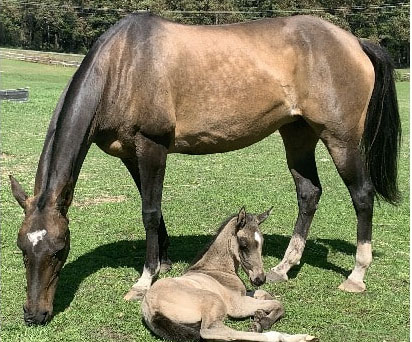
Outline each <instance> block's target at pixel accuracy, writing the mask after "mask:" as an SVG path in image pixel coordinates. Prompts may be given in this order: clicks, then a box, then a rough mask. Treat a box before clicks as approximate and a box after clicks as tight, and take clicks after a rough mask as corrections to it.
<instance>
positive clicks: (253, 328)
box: [250, 322, 263, 333]
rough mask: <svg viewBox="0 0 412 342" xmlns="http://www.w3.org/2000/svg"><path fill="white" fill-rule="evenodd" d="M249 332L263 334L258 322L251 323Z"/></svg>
mask: <svg viewBox="0 0 412 342" xmlns="http://www.w3.org/2000/svg"><path fill="white" fill-rule="evenodd" d="M250 331H252V332H255V333H261V332H263V328H262V326H261V325H260V323H259V322H252V324H251V325H250Z"/></svg>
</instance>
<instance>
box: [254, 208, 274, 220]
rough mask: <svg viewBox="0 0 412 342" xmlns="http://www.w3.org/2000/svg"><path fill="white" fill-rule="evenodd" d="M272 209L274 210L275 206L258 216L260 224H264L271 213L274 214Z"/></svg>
mask: <svg viewBox="0 0 412 342" xmlns="http://www.w3.org/2000/svg"><path fill="white" fill-rule="evenodd" d="M272 209H273V206H272V207H271V208H270V209H269V210H267V211H265V212H264V213H262V214H259V215H258V216H257V219H258V222H259V224H261V223H263V222H264V221H265V220H266V219H267V218H268V217H269V215H270V213H271V212H272Z"/></svg>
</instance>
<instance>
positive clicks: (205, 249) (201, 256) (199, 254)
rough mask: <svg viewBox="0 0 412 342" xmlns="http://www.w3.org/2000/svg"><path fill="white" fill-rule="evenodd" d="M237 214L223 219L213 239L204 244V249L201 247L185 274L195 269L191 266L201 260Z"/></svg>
mask: <svg viewBox="0 0 412 342" xmlns="http://www.w3.org/2000/svg"><path fill="white" fill-rule="evenodd" d="M236 216H237V214H233V215H231V216H229V217H228V218H227V219H225V220H224V221H223V222H222V223H221V225H220V227H219V229H218V230H217V231H216V233H215V235H214V237H213V238H212V239H211V240H210V241H209V242H208V243H207V244H206V246H205V247H203V249H202V250H201V251H200V252H199V253H198V254H197V256H196V257H195V258H194V259H193V261H192V262H191V263H190V265H189V266H188V267H187V269H186V271H185V272H188V271H190V270H191V269H195V268H194V267H193V266H194V265H195V264H196V263H197V262H198V261H199V260H200V259H202V258H203V256H204V255H205V253H206V252H207V251H208V250H209V248H210V246H211V245H213V243H214V242H215V241H216V239H217V237H218V236H219V234H220V233H221V232H222V230H223V229H224V228H225V227H226V226H227V224H228V223H229V222H230V220H231V219H233V218H234V217H236Z"/></svg>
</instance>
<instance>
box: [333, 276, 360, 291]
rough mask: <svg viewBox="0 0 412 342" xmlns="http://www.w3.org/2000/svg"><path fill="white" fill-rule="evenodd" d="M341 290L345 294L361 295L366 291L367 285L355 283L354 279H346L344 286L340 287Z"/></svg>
mask: <svg viewBox="0 0 412 342" xmlns="http://www.w3.org/2000/svg"><path fill="white" fill-rule="evenodd" d="M339 290H342V291H345V292H354V293H359V292H363V291H365V290H366V285H365V283H364V282H363V281H355V280H353V279H349V278H348V279H346V280H345V281H344V282H343V283H342V284H340V285H339Z"/></svg>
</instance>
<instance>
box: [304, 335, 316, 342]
mask: <svg viewBox="0 0 412 342" xmlns="http://www.w3.org/2000/svg"><path fill="white" fill-rule="evenodd" d="M306 341H310V342H319V339H318V338H317V337H314V336H310V335H307V336H306V337H305V342H306Z"/></svg>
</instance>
